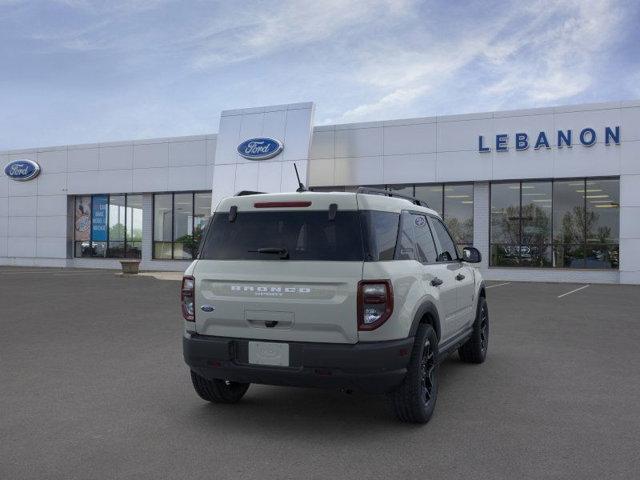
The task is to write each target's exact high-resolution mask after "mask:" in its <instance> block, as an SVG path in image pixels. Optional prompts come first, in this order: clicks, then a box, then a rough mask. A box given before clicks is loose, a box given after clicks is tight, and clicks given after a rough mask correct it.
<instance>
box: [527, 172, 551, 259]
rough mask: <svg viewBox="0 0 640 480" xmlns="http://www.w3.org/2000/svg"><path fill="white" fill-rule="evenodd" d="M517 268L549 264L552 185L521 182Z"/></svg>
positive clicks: (549, 183) (548, 183)
mask: <svg viewBox="0 0 640 480" xmlns="http://www.w3.org/2000/svg"><path fill="white" fill-rule="evenodd" d="M520 195H521V204H522V207H521V213H520V217H521V222H522V224H521V230H520V234H521V240H520V265H522V266H532V267H547V266H550V265H551V223H552V222H551V211H552V183H551V182H522V185H521V187H520Z"/></svg>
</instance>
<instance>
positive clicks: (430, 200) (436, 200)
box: [414, 185, 443, 216]
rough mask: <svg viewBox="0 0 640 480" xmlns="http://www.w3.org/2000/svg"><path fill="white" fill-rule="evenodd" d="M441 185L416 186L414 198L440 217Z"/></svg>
mask: <svg viewBox="0 0 640 480" xmlns="http://www.w3.org/2000/svg"><path fill="white" fill-rule="evenodd" d="M442 189H443V186H442V185H416V192H415V195H414V196H415V197H416V198H417V199H418V200H422V201H423V202H426V203H427V205H429V208H430V209H432V210H435V211H436V212H438V215H440V216H442Z"/></svg>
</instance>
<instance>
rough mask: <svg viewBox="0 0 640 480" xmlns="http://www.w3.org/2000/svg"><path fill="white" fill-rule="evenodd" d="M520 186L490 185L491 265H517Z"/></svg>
mask: <svg viewBox="0 0 640 480" xmlns="http://www.w3.org/2000/svg"><path fill="white" fill-rule="evenodd" d="M520 246H521V245H520V184H519V183H493V184H491V249H490V250H491V253H490V256H491V265H495V266H512V265H518V263H519V258H520Z"/></svg>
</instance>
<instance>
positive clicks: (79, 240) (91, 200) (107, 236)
mask: <svg viewBox="0 0 640 480" xmlns="http://www.w3.org/2000/svg"><path fill="white" fill-rule="evenodd" d="M74 210H75V218H74V255H75V256H76V257H97V258H140V257H141V254H142V195H140V194H121V195H106V194H105V195H83V196H77V197H75V209H74Z"/></svg>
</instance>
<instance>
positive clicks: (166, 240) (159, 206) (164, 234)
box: [153, 193, 173, 259]
mask: <svg viewBox="0 0 640 480" xmlns="http://www.w3.org/2000/svg"><path fill="white" fill-rule="evenodd" d="M172 222H173V206H172V195H171V194H170V193H161V194H156V195H154V196H153V240H154V242H153V258H158V259H171V249H172V240H173V239H172V236H171V231H172V228H173V227H172Z"/></svg>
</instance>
